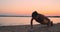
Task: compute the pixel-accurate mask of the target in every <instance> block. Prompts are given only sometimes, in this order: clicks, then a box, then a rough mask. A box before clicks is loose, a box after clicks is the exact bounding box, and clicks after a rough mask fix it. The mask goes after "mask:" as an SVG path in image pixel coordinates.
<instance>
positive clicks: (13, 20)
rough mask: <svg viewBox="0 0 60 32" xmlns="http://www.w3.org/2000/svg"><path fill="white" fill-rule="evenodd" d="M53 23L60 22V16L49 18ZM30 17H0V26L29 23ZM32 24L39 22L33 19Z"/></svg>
mask: <svg viewBox="0 0 60 32" xmlns="http://www.w3.org/2000/svg"><path fill="white" fill-rule="evenodd" d="M49 19H50V20H51V21H53V23H60V18H57V17H56V18H53V17H52V18H50V17H49ZM30 21H31V17H0V26H8V25H30ZM33 24H34V25H35V24H39V23H37V22H36V21H35V20H33Z"/></svg>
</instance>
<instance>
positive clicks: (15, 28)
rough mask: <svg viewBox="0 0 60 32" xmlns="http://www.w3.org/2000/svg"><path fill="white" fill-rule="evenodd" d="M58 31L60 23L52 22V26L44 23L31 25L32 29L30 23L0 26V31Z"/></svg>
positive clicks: (59, 30) (59, 31)
mask: <svg viewBox="0 0 60 32" xmlns="http://www.w3.org/2000/svg"><path fill="white" fill-rule="evenodd" d="M32 31H34V32H60V23H57V24H54V26H52V27H49V28H48V27H47V26H46V25H41V24H37V25H33V30H32V29H30V25H14V26H0V32H32Z"/></svg>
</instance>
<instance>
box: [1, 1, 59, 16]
mask: <svg viewBox="0 0 60 32" xmlns="http://www.w3.org/2000/svg"><path fill="white" fill-rule="evenodd" d="M33 11H37V12H38V13H41V14H44V15H47V16H60V0H0V15H13V14H14V15H31V14H32V12H33Z"/></svg>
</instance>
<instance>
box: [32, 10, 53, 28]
mask: <svg viewBox="0 0 60 32" xmlns="http://www.w3.org/2000/svg"><path fill="white" fill-rule="evenodd" d="M33 20H36V22H38V23H40V24H43V25H47V26H48V27H50V26H53V22H52V21H50V19H48V18H47V17H46V16H44V15H42V14H39V13H37V12H36V11H34V12H33V13H32V19H31V28H33Z"/></svg>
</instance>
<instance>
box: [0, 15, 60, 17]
mask: <svg viewBox="0 0 60 32" xmlns="http://www.w3.org/2000/svg"><path fill="white" fill-rule="evenodd" d="M0 17H31V16H20V15H0ZM47 17H60V16H47Z"/></svg>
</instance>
